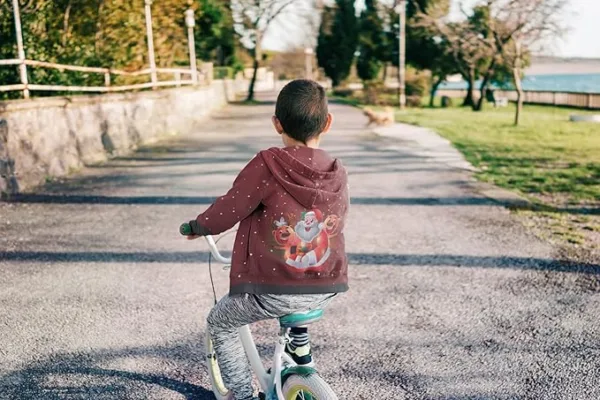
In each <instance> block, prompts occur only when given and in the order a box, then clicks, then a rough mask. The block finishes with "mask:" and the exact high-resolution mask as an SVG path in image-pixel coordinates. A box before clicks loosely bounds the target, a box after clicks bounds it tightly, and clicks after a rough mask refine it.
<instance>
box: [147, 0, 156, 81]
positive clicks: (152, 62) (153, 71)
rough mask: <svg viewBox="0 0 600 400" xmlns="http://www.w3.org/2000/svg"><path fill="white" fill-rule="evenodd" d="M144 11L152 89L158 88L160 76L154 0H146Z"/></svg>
mask: <svg viewBox="0 0 600 400" xmlns="http://www.w3.org/2000/svg"><path fill="white" fill-rule="evenodd" d="M144 5H145V6H144V11H145V14H146V37H147V41H148V61H149V64H150V79H151V80H152V90H155V89H156V82H157V81H158V78H157V76H156V60H155V59H154V39H153V37H152V10H151V9H150V6H151V5H152V0H145V1H144Z"/></svg>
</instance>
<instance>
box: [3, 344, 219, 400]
mask: <svg viewBox="0 0 600 400" xmlns="http://www.w3.org/2000/svg"><path fill="white" fill-rule="evenodd" d="M201 343H202V340H200V339H198V340H197V341H196V342H194V343H193V344H192V342H190V343H183V344H180V345H176V346H173V347H140V348H126V349H120V350H115V351H111V350H104V351H98V352H93V353H88V354H80V353H78V354H68V353H67V354H57V355H52V356H51V357H50V359H48V360H46V361H41V362H36V363H32V364H30V365H29V366H27V367H25V368H23V369H21V370H18V371H15V372H12V373H9V374H7V375H4V376H0V393H1V395H0V397H2V396H5V395H6V396H8V398H14V399H17V398H18V399H27V400H40V399H66V398H68V399H71V398H73V399H74V398H77V399H145V398H149V397H150V396H148V394H151V393H152V394H156V391H157V389H158V390H159V392H158V393H159V394H160V393H163V396H164V393H166V392H168V391H172V392H175V393H177V394H179V395H183V398H184V399H188V400H192V399H194V400H213V399H214V395H213V393H212V391H211V390H209V389H207V388H204V387H202V386H200V385H198V384H195V383H191V382H189V381H187V380H188V379H187V378H182V377H193V380H194V381H196V380H198V378H199V377H198V373H199V372H201V373H202V374H203V375H205V374H206V372H205V368H204V366H203V365H204V364H203V362H202V358H203V356H202V354H203V349H202V344H201ZM132 359H134V360H135V361H136V362H135V364H134V365H135V368H140V369H142V368H143V369H145V370H148V369H153V370H159V369H162V370H163V371H165V372H162V373H161V372H154V373H149V372H142V371H135V370H125V368H115V367H103V366H104V365H111V364H112V365H114V364H119V363H120V362H125V363H127V365H129V366H130V365H131V360H132ZM144 362H145V364H144V365H143V367H138V366H140V365H142V363H144ZM100 365H103V366H102V367H101V366H100ZM126 369H131V368H130V367H127V368H126ZM2 398H6V397H2ZM152 398H156V397H155V396H152ZM169 398H172V397H170V396H169Z"/></svg>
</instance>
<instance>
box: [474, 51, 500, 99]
mask: <svg viewBox="0 0 600 400" xmlns="http://www.w3.org/2000/svg"><path fill="white" fill-rule="evenodd" d="M494 68H496V60H495V59H494V60H492V63H491V64H490V66H489V67H488V69H487V71H486V73H485V76H484V77H483V81H481V86H480V87H479V101H478V102H477V106H476V107H474V108H473V110H474V111H482V110H483V102H484V100H485V92H486V90H487V88H488V85H489V84H490V80H491V79H492V76H493V75H494Z"/></svg>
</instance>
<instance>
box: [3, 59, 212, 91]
mask: <svg viewBox="0 0 600 400" xmlns="http://www.w3.org/2000/svg"><path fill="white" fill-rule="evenodd" d="M13 65H14V66H21V65H27V66H31V67H42V68H50V69H56V70H59V71H75V72H86V73H96V74H103V75H104V86H67V85H39V84H35V83H27V84H23V83H21V84H12V85H0V92H9V91H23V92H25V91H60V92H92V93H109V92H122V91H127V90H137V89H149V88H152V89H154V88H157V87H163V86H181V85H194V84H198V83H208V82H209V81H211V80H212V79H211V77H210V76H209V74H208V73H202V72H201V73H200V74H198V73H197V72H196V73H194V71H192V69H190V68H155V69H154V70H152V69H151V68H146V69H142V70H139V71H134V72H128V71H121V70H118V69H111V68H98V67H82V66H77V65H67V64H56V63H50V62H45V61H35V60H22V61H21V60H18V59H12V60H0V66H13ZM206 68H207V69H209V70H210V69H211V68H212V65H210V66H208V65H207V66H206ZM154 71H155V72H156V73H158V74H172V75H173V80H168V81H155V82H147V83H137V84H133V85H113V84H112V76H113V75H116V76H141V75H152V73H153V72H154ZM183 78H186V79H183Z"/></svg>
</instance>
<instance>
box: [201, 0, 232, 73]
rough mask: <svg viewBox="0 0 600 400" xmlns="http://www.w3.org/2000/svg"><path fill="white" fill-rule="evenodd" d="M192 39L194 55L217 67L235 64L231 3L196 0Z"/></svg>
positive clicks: (224, 0) (215, 0)
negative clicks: (212, 61) (194, 46)
mask: <svg viewBox="0 0 600 400" xmlns="http://www.w3.org/2000/svg"><path fill="white" fill-rule="evenodd" d="M197 6H198V10H197V11H196V29H195V30H194V39H195V43H196V54H197V55H198V57H199V58H200V59H202V60H214V61H215V64H216V65H218V66H227V65H229V66H231V65H234V64H235V63H236V57H235V44H236V34H235V29H234V27H233V15H232V12H231V3H230V2H229V1H227V0H220V1H219V0H197Z"/></svg>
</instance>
